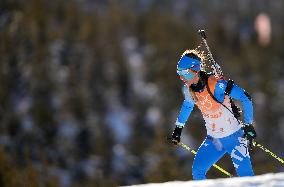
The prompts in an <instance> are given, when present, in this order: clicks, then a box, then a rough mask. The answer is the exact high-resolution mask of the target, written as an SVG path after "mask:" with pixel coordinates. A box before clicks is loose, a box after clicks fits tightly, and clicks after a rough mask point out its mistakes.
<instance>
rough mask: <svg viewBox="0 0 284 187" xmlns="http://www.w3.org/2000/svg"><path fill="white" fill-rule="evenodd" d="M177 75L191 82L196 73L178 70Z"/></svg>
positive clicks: (188, 70)
mask: <svg viewBox="0 0 284 187" xmlns="http://www.w3.org/2000/svg"><path fill="white" fill-rule="evenodd" d="M177 74H178V75H180V76H183V77H184V78H185V79H186V80H190V79H192V78H193V77H194V73H193V72H192V71H190V69H178V70H177Z"/></svg>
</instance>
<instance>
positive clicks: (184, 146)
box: [179, 142, 233, 177]
mask: <svg viewBox="0 0 284 187" xmlns="http://www.w3.org/2000/svg"><path fill="white" fill-rule="evenodd" d="M179 145H180V146H181V147H182V148H184V149H186V150H187V151H188V152H191V153H192V154H194V155H196V154H197V152H196V151H195V150H193V149H191V148H190V147H188V146H187V145H185V144H184V143H182V142H180V143H179ZM213 167H214V168H216V169H218V170H219V171H221V172H222V173H224V174H225V175H227V176H229V177H233V175H232V174H231V173H229V172H228V171H226V170H224V169H223V168H221V167H220V166H218V165H216V164H213Z"/></svg>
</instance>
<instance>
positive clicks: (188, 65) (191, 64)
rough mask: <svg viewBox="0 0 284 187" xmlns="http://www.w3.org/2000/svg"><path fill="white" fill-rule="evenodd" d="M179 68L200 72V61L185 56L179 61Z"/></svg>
mask: <svg viewBox="0 0 284 187" xmlns="http://www.w3.org/2000/svg"><path fill="white" fill-rule="evenodd" d="M177 68H178V69H192V70H196V71H200V61H199V60H196V59H193V58H191V57H188V56H185V55H184V56H182V57H181V59H180V60H179V61H178V65H177Z"/></svg>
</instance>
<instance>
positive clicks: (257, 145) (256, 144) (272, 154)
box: [253, 141, 284, 165]
mask: <svg viewBox="0 0 284 187" xmlns="http://www.w3.org/2000/svg"><path fill="white" fill-rule="evenodd" d="M253 145H254V146H256V147H258V148H260V149H261V150H263V151H264V152H266V153H267V154H268V155H270V156H272V157H273V158H275V159H276V160H278V161H279V162H281V163H282V164H283V165H284V160H283V159H282V158H280V157H279V156H277V155H275V154H274V153H273V152H272V151H270V150H269V149H267V148H265V147H263V145H261V144H259V143H257V142H256V141H253Z"/></svg>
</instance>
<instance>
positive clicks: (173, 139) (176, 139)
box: [171, 126, 182, 145]
mask: <svg viewBox="0 0 284 187" xmlns="http://www.w3.org/2000/svg"><path fill="white" fill-rule="evenodd" d="M181 132H182V127H179V126H176V128H175V130H174V131H173V133H172V137H171V143H173V144H174V145H177V144H178V143H179V142H180V136H181Z"/></svg>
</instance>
